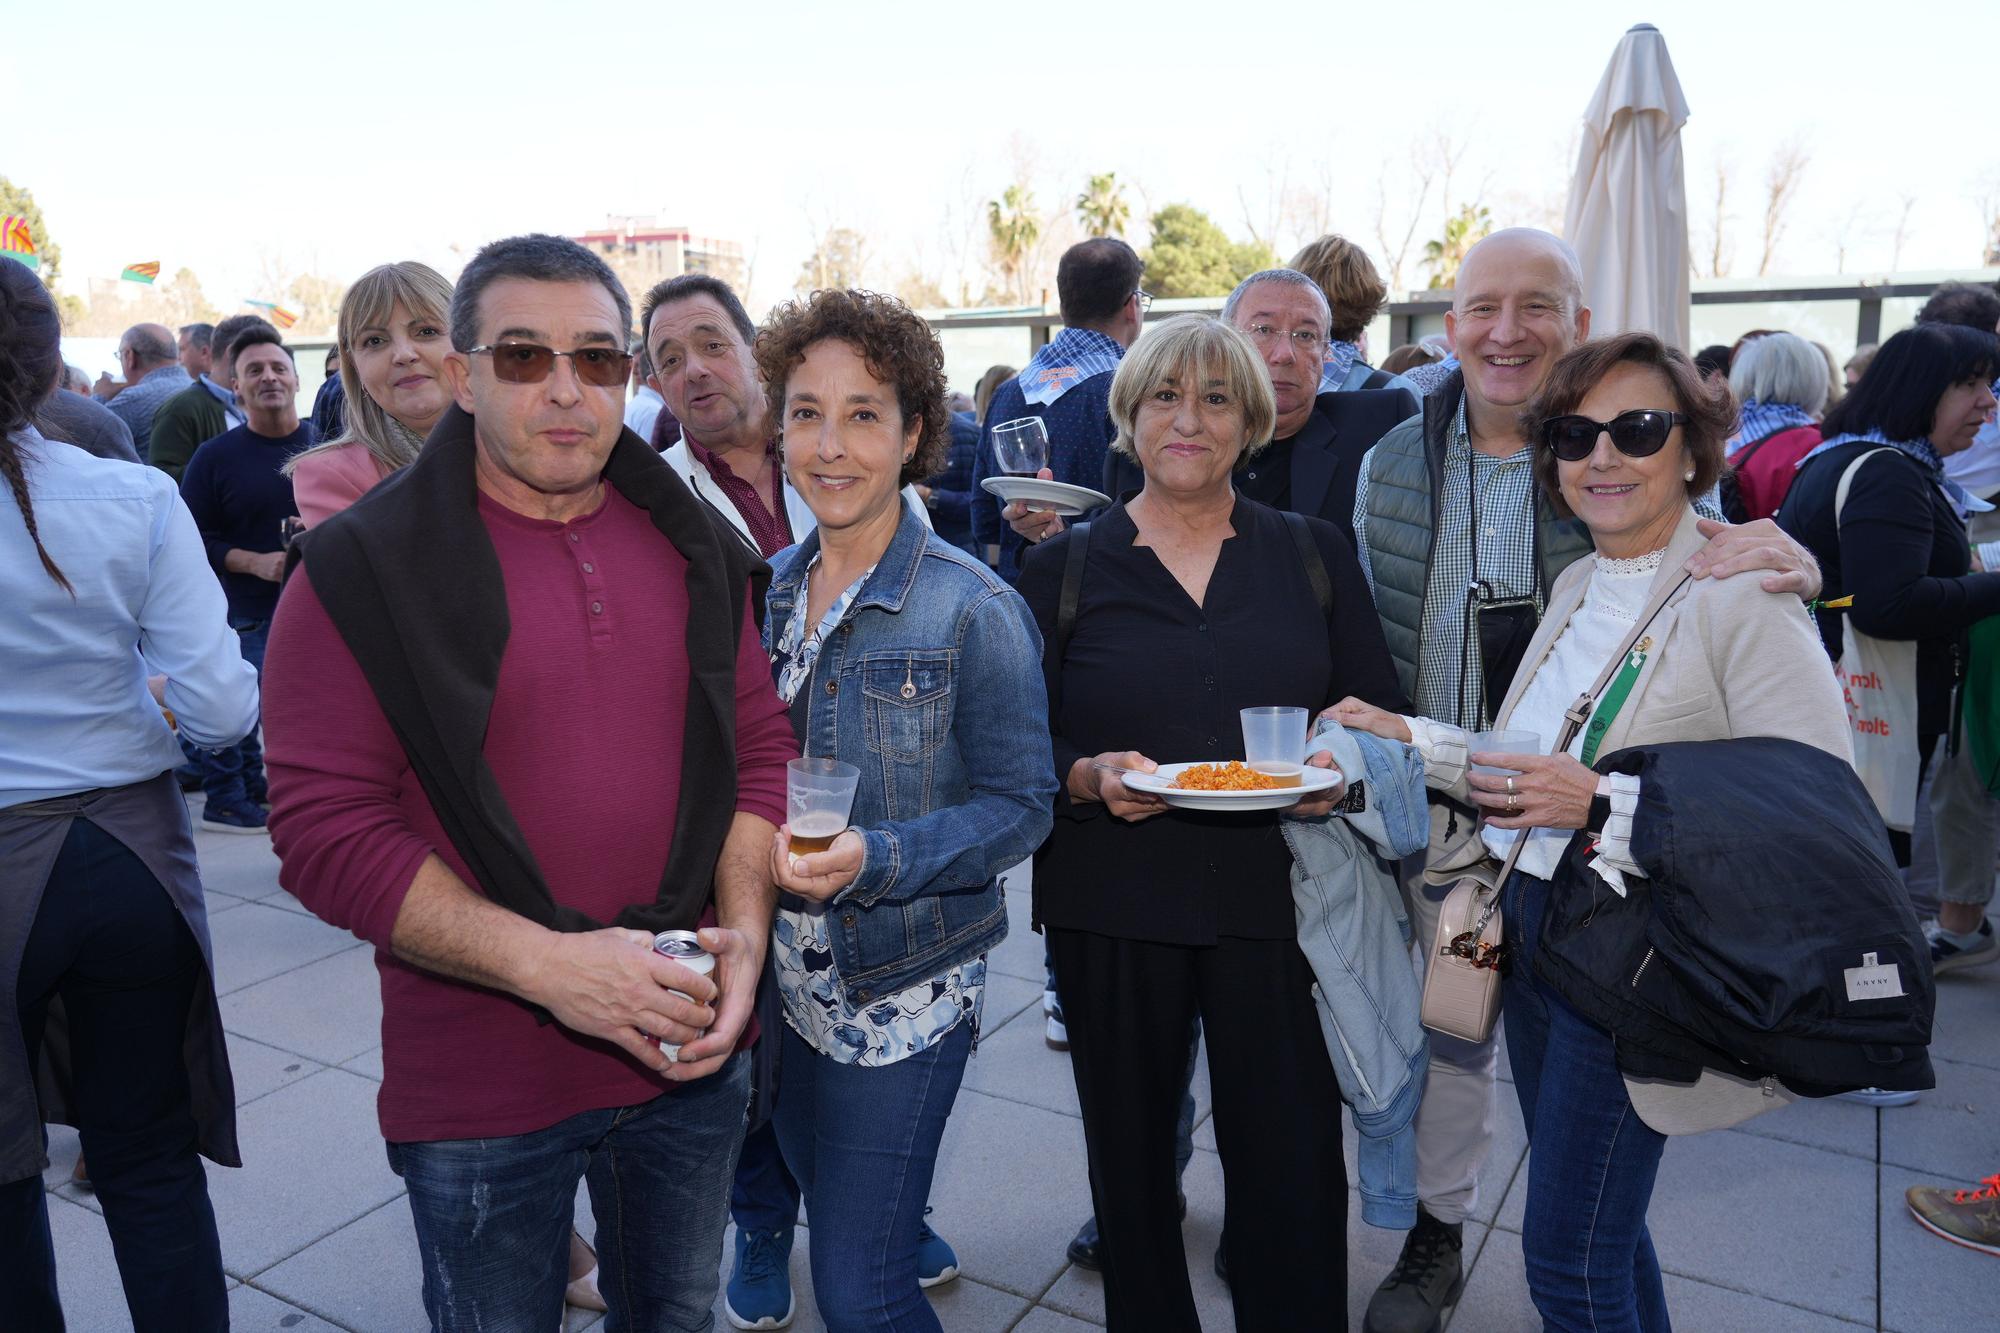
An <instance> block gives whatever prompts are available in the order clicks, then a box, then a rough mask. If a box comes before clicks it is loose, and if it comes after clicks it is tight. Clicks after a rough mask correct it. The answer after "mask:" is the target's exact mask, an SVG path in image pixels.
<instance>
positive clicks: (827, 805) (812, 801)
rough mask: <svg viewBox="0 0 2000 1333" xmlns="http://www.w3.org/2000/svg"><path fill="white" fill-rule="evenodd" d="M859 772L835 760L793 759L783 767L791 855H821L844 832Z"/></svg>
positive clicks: (852, 804) (786, 821) (786, 819)
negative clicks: (816, 853) (818, 853)
mask: <svg viewBox="0 0 2000 1333" xmlns="http://www.w3.org/2000/svg"><path fill="white" fill-rule="evenodd" d="M860 785H861V770H860V769H858V768H856V767H855V766H854V765H852V764H843V763H842V762H840V760H838V759H794V760H792V761H791V762H790V763H789V764H787V765H785V823H786V824H787V825H788V826H789V828H790V830H791V836H792V842H791V854H792V855H793V856H810V855H812V854H813V853H814V852H823V851H825V850H826V849H827V848H828V847H830V846H832V845H833V840H834V839H835V838H837V837H839V836H840V835H841V834H842V833H843V832H845V831H846V829H847V817H848V815H849V814H851V813H852V812H853V810H854V789H855V788H856V787H858V786H860Z"/></svg>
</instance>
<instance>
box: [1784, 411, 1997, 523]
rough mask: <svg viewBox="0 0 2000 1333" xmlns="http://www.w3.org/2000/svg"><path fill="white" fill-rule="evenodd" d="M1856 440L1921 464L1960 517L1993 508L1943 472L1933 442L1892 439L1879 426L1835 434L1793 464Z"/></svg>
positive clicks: (1810, 459) (1941, 463)
mask: <svg viewBox="0 0 2000 1333" xmlns="http://www.w3.org/2000/svg"><path fill="white" fill-rule="evenodd" d="M1857 443H1863V444H1885V445H1887V446H1889V447H1890V448H1891V449H1894V450H1896V451H1897V452H1898V453H1901V454H1903V455H1905V456H1906V457H1908V458H1911V459H1913V460H1915V461H1916V463H1917V464H1918V465H1919V466H1921V467H1922V468H1923V470H1924V472H1925V474H1926V475H1928V476H1929V477H1930V479H1931V482H1932V484H1933V485H1935V486H1936V487H1937V488H1938V490H1939V491H1941V492H1943V494H1944V498H1945V499H1947V500H1949V501H1950V502H1951V507H1952V508H1953V509H1954V510H1956V511H1957V512H1958V516H1959V517H1960V518H1964V517H1965V516H1966V515H1967V514H1983V513H1986V512H1987V511H1989V510H1991V509H1992V508H1993V506H1992V505H1990V504H1988V503H1986V501H1984V500H1982V499H1980V498H1979V497H1978V496H1976V495H1974V494H1973V493H1972V492H1971V491H1968V490H1966V489H1965V487H1963V486H1961V485H1959V484H1958V483H1957V482H1955V481H1953V480H1952V479H1951V478H1949V477H1947V476H1945V474H1944V455H1942V454H1940V453H1939V452H1938V451H1937V446H1936V445H1934V444H1932V443H1931V442H1930V441H1929V440H1927V439H1915V440H1892V439H1890V438H1889V437H1888V436H1887V435H1884V434H1883V433H1882V432H1881V431H1880V430H1879V429H1878V430H1865V431H1861V432H1859V433H1858V434H1857V433H1853V432H1850V433H1848V434H1846V435H1836V436H1834V437H1833V438H1832V439H1830V440H1828V441H1826V442H1825V443H1824V444H1822V445H1820V446H1819V447H1818V448H1817V449H1814V450H1813V451H1812V452H1811V453H1809V454H1807V455H1806V456H1805V457H1804V458H1801V459H1800V460H1799V461H1798V463H1797V464H1796V466H1797V467H1801V468H1802V467H1804V466H1805V465H1806V464H1807V463H1809V462H1811V461H1812V460H1813V459H1815V458H1818V457H1819V456H1820V455H1821V454H1823V453H1825V452H1826V451H1827V450H1829V449H1835V448H1838V447H1839V446H1841V445H1843V444H1857Z"/></svg>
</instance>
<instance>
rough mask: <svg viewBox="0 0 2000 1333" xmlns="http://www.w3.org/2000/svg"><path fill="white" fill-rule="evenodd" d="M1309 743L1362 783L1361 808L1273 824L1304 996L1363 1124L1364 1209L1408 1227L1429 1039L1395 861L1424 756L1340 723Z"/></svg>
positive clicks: (1411, 815) (1405, 850) (1411, 844)
mask: <svg viewBox="0 0 2000 1333" xmlns="http://www.w3.org/2000/svg"><path fill="white" fill-rule="evenodd" d="M1307 748H1308V749H1310V750H1314V751H1317V750H1321V749H1324V750H1327V751H1329V752H1330V753H1331V754H1332V755H1333V760H1334V763H1335V764H1336V765H1337V766H1338V767H1339V768H1340V770H1341V772H1343V773H1345V774H1346V775H1347V777H1348V781H1349V783H1350V784H1353V783H1356V782H1362V783H1365V784H1366V798H1367V804H1366V806H1365V808H1363V809H1362V810H1360V811H1357V812H1354V813H1352V814H1349V815H1346V816H1345V817H1332V818H1326V819H1287V820H1283V821H1281V827H1282V829H1283V832H1284V836H1285V842H1286V844H1287V845H1288V846H1289V847H1290V848H1291V849H1292V857H1293V865H1292V905H1293V910H1294V912H1295V913H1296V915H1297V917H1298V925H1299V948H1300V950H1301V951H1302V952H1303V953H1304V954H1305V956H1306V961H1307V962H1308V963H1310V964H1311V965H1312V970H1313V976H1314V978H1315V981H1314V984H1313V1002H1314V1005H1315V1007H1316V1008H1317V1009H1318V1011H1319V1021H1320V1028H1321V1031H1322V1033H1323V1035H1324V1036H1325V1038H1326V1048H1327V1054H1328V1055H1329V1056H1331V1057H1332V1060H1333V1070H1334V1075H1335V1077H1336V1078H1337V1079H1338V1080H1339V1082H1340V1092H1341V1097H1342V1098H1343V1099H1344V1100H1345V1101H1346V1102H1347V1105H1348V1109H1349V1110H1350V1111H1351V1112H1352V1113H1353V1115H1354V1127H1355V1128H1356V1129H1357V1130H1359V1131H1360V1134H1361V1141H1360V1142H1359V1143H1358V1144H1357V1145H1356V1150H1355V1173H1356V1175H1358V1176H1359V1177H1360V1188H1361V1217H1362V1220H1363V1221H1365V1222H1367V1223H1368V1224H1369V1225H1370V1226H1378V1227H1386V1228H1389V1229H1391V1230H1407V1229H1408V1228H1410V1227H1412V1226H1415V1225H1416V1220H1417V1218H1416V1208H1417V1126H1416V1113H1417V1104H1418V1102H1419V1101H1421V1100H1422V1098H1423V1089H1424V1071H1425V1069H1426V1068H1427V1067H1428V1065H1429V1063H1430V1044H1429V1041H1428V1039H1427V1038H1426V1037H1425V1035H1424V1027H1423V1023H1422V1021H1421V1018H1420V1010H1421V1005H1422V999H1423V994H1422V991H1421V989H1420V988H1419V987H1418V985H1417V977H1416V973H1415V971H1414V970H1413V969H1412V968H1411V966H1410V924H1409V920H1408V918H1407V917H1406V916H1405V915H1404V912H1403V901H1402V894H1401V893H1400V892H1399V891H1398V889H1397V887H1396V877H1395V874H1394V871H1393V866H1394V863H1395V861H1397V860H1399V859H1401V858H1402V857H1404V856H1407V855H1409V854H1410V853H1411V852H1414V851H1419V850H1422V849H1423V848H1424V847H1425V846H1427V845H1428V844H1429V842H1430V819H1429V815H1428V812H1427V810H1426V808H1425V801H1424V765H1423V760H1422V758H1421V757H1420V756H1418V754H1417V752H1416V751H1415V750H1413V749H1411V748H1409V747H1408V746H1403V745H1397V744H1395V743H1394V742H1393V741H1385V740H1380V739H1377V738H1376V737H1374V736H1371V735H1368V734H1367V733H1365V732H1358V731H1348V730H1345V729H1343V728H1341V727H1339V726H1329V727H1327V728H1325V729H1323V730H1321V731H1320V732H1319V733H1318V734H1317V735H1315V737H1314V739H1313V742H1312V744H1311V745H1309V746H1308V747H1307ZM1378 858H1386V859H1387V861H1388V864H1386V865H1385V864H1384V862H1383V860H1382V859H1378Z"/></svg>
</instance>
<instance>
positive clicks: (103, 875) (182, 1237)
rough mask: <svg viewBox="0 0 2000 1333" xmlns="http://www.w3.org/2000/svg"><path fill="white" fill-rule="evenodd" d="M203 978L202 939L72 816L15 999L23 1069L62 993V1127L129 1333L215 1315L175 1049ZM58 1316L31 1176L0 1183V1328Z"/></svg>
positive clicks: (219, 1322)
mask: <svg viewBox="0 0 2000 1333" xmlns="http://www.w3.org/2000/svg"><path fill="white" fill-rule="evenodd" d="M205 976H206V969H205V967H204V965H203V963H202V959H201V946H200V945H198V944H196V943H195V938H194V935H193V934H192V933H191V932H190V931H189V930H188V927H187V923H186V922H185V921H183V920H181V917H180V913H179V912H177V911H176V910H175V909H174V904H173V901H172V899H170V898H168V896H167V891H166V889H164V888H163V887H161V885H160V882H159V880H157V879H155V878H154V877H153V874H152V872H151V871H149V870H147V869H146V866H145V863H144V862H143V861H141V860H140V859H139V858H138V857H137V856H135V855H133V853H132V852H131V851H129V850H128V849H127V848H126V847H125V845H124V844H123V843H120V842H119V841H117V840H116V839H115V838H113V837H112V836H111V835H110V834H108V833H106V832H104V831H103V830H102V829H100V828H98V827H97V826H96V825H95V824H92V823H90V822H89V821H88V820H83V819H78V820H75V821H73V822H72V823H71V824H70V826H69V833H68V835H67V836H66V837H65V838H64V840H63V846H62V851H61V852H59V853H58V854H57V856H56V863H55V868H54V870H53V872H52V873H51V874H50V876H49V882H48V887H47V888H46V889H44V890H43V892H42V905H41V909H40V910H39V911H38V912H37V913H36V915H35V923H34V925H33V927H32V928H31V929H30V931H29V934H28V941H27V947H26V950H25V951H24V953H23V955H22V958H21V971H20V976H19V979H18V980H17V982H16V984H15V996H14V1000H15V1003H16V1005H17V1006H18V1008H19V1013H20V1022H21V1035H22V1037H23V1038H24V1039H25V1040H26V1043H27V1053H28V1064H29V1066H30V1067H33V1065H34V1064H35V1062H36V1060H37V1059H38V1058H39V1057H38V1052H39V1050H40V1048H41V1044H42V1032H43V1027H44V1024H45V1021H46V1019H47V1016H48V1008H49V1002H50V1000H51V999H52V998H54V997H56V996H61V997H62V1002H63V1011H64V1014H65V1015H66V1016H67V1018H68V1021H69V1040H70V1055H71V1077H72V1079H73V1080H74V1091H75V1102H76V1110H77V1121H78V1124H77V1128H78V1130H79V1131H80V1133H81V1134H82V1136H83V1152H84V1156H85V1157H86V1159H88V1161H89V1162H90V1178H91V1182H92V1184H93V1185H94V1186H95V1187H96V1189H97V1197H98V1200H99V1201H100V1202H101V1203H102V1204H103V1205H104V1222H105V1226H106V1227H107V1228H108V1229H109V1230H110V1232H111V1249H112V1252H113V1253H114V1254H115V1255H116V1256H117V1259H118V1277H119V1280H120V1281H121V1282H122V1283H123V1284H124V1287H125V1305H126V1308H127V1309H128V1310H130V1311H131V1314H132V1326H133V1327H134V1328H136V1329H138V1330H139V1333H163V1331H165V1330H175V1331H176V1333H179V1331H180V1330H188V1331H189V1333H192V1331H193V1330H197V1329H215V1328H224V1327H227V1325H228V1322H229V1308H228V1307H229V1303H228V1300H227V1298H226V1297H225V1296H224V1295H223V1286H224V1279H223V1276H222V1252H221V1248H220V1247H219V1245H218V1244H217V1242H216V1234H215V1212H214V1210H213V1209H212V1208H211V1207H210V1206H209V1201H208V1178H207V1176H206V1175H204V1174H203V1172H202V1166H201V1159H200V1157H199V1156H198V1155H197V1153H196V1151H195V1120H194V1111H193V1107H192V1105H191V1102H190V1097H189V1091H188V1077H187V1067H186V1065H185V1064H184V1062H183V1055H182V1048H183V1046H184V1044H185V1041H186V1036H187V1018H188V1007H189V1005H191V1004H192V1003H193V1002H194V996H195V990H196V987H198V986H200V985H202V984H204V978H205ZM99 1280H101V1279H99ZM60 1327H62V1310H61V1307H60V1305H59V1304H58V1303H57V1300H56V1262H55V1250H54V1247H53V1246H52V1244H51V1243H50V1238H49V1211H48V1196H47V1195H46V1194H45V1193H44V1192H43V1189H42V1178H41V1177H40V1176H39V1175H36V1176H29V1177H28V1178H27V1179H25V1180H17V1181H11V1182H8V1183H6V1184H0V1328H7V1329H48V1328H60Z"/></svg>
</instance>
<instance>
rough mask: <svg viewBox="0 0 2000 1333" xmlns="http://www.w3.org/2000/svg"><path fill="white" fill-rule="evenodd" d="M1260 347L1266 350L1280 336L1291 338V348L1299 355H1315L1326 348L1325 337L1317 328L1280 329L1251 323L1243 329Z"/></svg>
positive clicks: (1272, 325)
mask: <svg viewBox="0 0 2000 1333" xmlns="http://www.w3.org/2000/svg"><path fill="white" fill-rule="evenodd" d="M1243 331H1244V332H1245V333H1247V334H1249V335H1250V341H1251V342H1253V343H1256V344H1257V346H1258V347H1259V348H1260V349H1264V350H1268V349H1269V348H1270V346H1271V344H1272V343H1274V342H1276V341H1277V340H1278V339H1280V338H1290V339H1291V340H1292V350H1293V351H1295V352H1297V353H1298V354H1299V355H1300V356H1306V357H1316V356H1318V355H1319V354H1320V353H1321V352H1322V351H1324V350H1325V348H1326V337H1325V335H1324V334H1322V333H1320V331H1319V330H1318V329H1281V328H1279V327H1278V326H1277V325H1275V324H1252V325H1251V326H1250V327H1249V328H1247V329H1245V330H1243Z"/></svg>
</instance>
